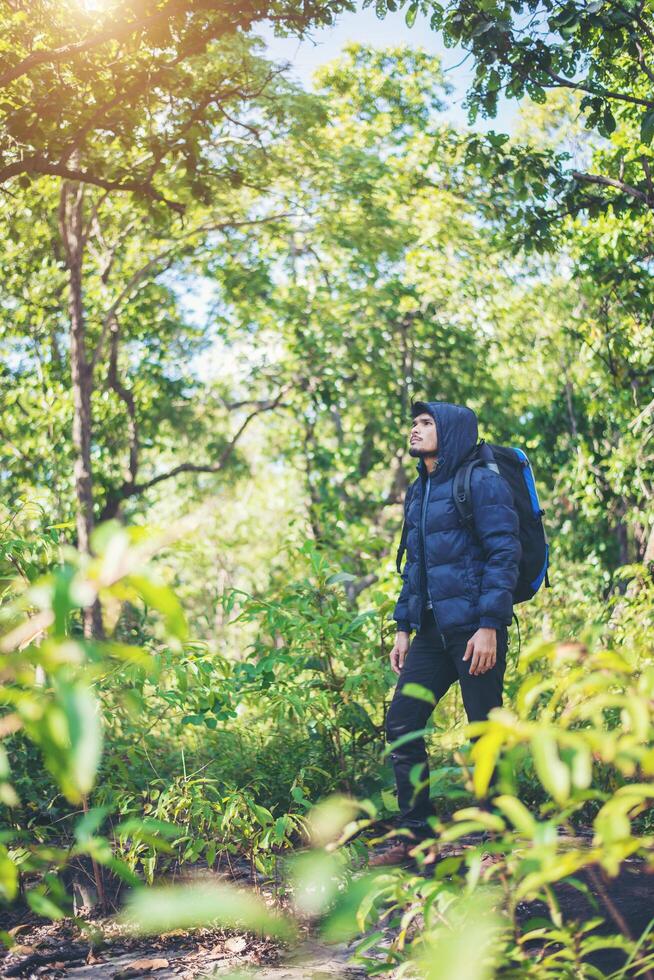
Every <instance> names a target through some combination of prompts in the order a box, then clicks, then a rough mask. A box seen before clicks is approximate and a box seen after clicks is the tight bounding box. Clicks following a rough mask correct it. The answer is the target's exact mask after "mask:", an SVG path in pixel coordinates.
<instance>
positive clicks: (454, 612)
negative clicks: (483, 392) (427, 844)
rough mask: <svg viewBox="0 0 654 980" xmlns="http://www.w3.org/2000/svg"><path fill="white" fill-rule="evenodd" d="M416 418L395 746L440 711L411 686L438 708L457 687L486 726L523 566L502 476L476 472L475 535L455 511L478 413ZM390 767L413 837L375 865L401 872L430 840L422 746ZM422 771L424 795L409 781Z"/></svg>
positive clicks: (414, 743)
mask: <svg viewBox="0 0 654 980" xmlns="http://www.w3.org/2000/svg"><path fill="white" fill-rule="evenodd" d="M412 416H413V424H412V427H411V436H410V449H409V452H410V455H411V456H414V457H418V464H417V469H418V473H419V475H418V478H417V479H416V481H415V482H414V484H413V485H412V487H410V488H409V491H407V496H410V501H409V504H408V509H407V514H406V523H407V537H406V556H407V557H406V563H405V565H404V571H403V572H402V578H403V585H402V590H401V592H400V596H399V599H398V601H397V605H396V606H395V611H394V613H393V618H394V619H395V620H396V622H397V634H396V637H395V644H394V646H393V649H392V650H391V653H390V660H391V667H392V668H393V670H394V671H395V673H396V674H398V675H399V677H398V681H397V686H396V688H395V692H394V694H393V699H392V701H391V705H390V707H389V710H388V714H387V717H386V737H387V739H388V741H389V742H394V741H395V740H396V739H399V738H400V736H402V735H405V734H407V733H409V732H413V731H419V730H420V729H422V728H424V727H425V725H426V723H427V721H428V719H429V716H430V714H431V712H432V711H433V710H434V705H433V704H429V703H428V702H426V701H424V700H421V699H418V698H415V697H410V696H409V695H406V694H403V691H402V689H403V687H404V685H405V684H407V683H414V684H420V685H421V686H422V687H425V688H428V689H429V690H430V691H431V692H432V693H433V695H434V704H435V703H436V702H438V701H439V700H440V698H442V697H443V695H444V694H445V693H446V691H447V690H448V689H449V687H450V686H451V685H452V684H453V683H454V682H455V681H458V682H459V684H460V685H461V694H462V697H463V704H464V707H465V711H466V714H467V717H468V721H482V720H485V719H486V718H487V717H488V712H489V711H490V710H491V708H494V707H496V706H500V705H501V704H502V684H503V679H504V669H505V666H506V649H507V643H508V626H509V625H510V623H511V619H512V615H513V595H512V594H513V590H514V588H515V585H516V583H517V580H518V566H519V563H520V557H521V546H520V538H519V535H518V528H519V525H518V515H517V512H516V510H515V508H514V506H513V496H512V493H511V489H510V487H509V486H508V484H507V483H506V482H505V480H504V479H503V478H502V477H501V476H500V475H499V473H497V472H495V471H494V470H492V469H489V468H487V467H484V466H477V467H475V468H474V469H473V471H472V479H471V488H470V496H471V500H472V507H473V515H474V529H473V530H468V529H467V528H464V527H463V526H462V525H461V523H460V519H459V515H458V511H457V509H456V507H455V505H454V500H453V496H452V482H453V477H454V475H455V473H456V471H457V469H458V467H459V465H460V463H461V462H462V461H463V460H464V458H465V457H466V456H467V455H468V454H469V453H470V452H471V450H473V449H474V447H475V445H476V444H477V418H476V416H475V413H474V412H473V411H472V410H471V409H469V408H466V407H464V406H462V405H451V404H449V403H447V402H438V401H435V402H415V403H414V404H413V406H412ZM412 630H416V634H415V636H414V638H413V641H412V642H410V633H411V631H412ZM391 760H392V762H393V768H394V772H395V782H396V786H397V797H398V804H399V808H400V816H399V826H400V827H402V828H406V831H408V833H407V834H406V835H405V836H402V837H398V839H397V842H396V843H395V844H394V845H393V846H391V847H390V848H389V849H388V850H387V851H386V852H384V853H382V854H378V855H376V856H375V857H373V858H372V859H371V861H370V864H371V865H372V866H377V865H384V864H397V863H402V862H404V861H405V860H406V859H407V857H409V855H410V851H411V848H413V847H415V845H416V843H417V842H420V841H421V840H424V839H425V838H427V837H433V831H432V829H431V828H430V826H429V824H428V817H429V816H430V815H431V814H433V813H434V811H433V809H432V806H431V803H430V799H429V769H428V765H427V753H426V747H425V741H424V738H422V737H417V738H414V739H412V740H409V741H406V742H404V744H402V745H400V746H398V747H397V748H396V749H394V750H393V751H392V752H391ZM416 763H419V764H420V768H419V770H418V771H419V774H420V775H419V787H418V790H417V791H416V788H415V787H414V785H413V784H412V782H411V771H412V769H414V767H415V766H416ZM414 778H415V777H414Z"/></svg>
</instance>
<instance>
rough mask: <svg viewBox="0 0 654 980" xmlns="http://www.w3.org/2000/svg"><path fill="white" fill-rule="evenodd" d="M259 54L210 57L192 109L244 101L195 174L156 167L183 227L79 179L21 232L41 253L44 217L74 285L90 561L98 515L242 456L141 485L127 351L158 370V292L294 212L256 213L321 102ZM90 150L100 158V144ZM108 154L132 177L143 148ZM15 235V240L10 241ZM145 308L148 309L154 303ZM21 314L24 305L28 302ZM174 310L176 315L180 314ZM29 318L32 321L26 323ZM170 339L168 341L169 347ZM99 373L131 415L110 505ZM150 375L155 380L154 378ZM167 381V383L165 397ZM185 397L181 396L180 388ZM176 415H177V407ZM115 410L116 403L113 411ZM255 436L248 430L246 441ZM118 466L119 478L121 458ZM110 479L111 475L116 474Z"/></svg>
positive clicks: (166, 212) (213, 126) (77, 419)
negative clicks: (206, 257)
mask: <svg viewBox="0 0 654 980" xmlns="http://www.w3.org/2000/svg"><path fill="white" fill-rule="evenodd" d="M250 48H251V46H250V44H249V43H248V42H245V41H239V40H232V41H230V42H226V43H224V44H223V45H219V46H216V47H214V49H213V50H212V52H211V55H210V56H207V59H206V62H205V64H204V66H203V71H202V72H201V73H200V74H199V75H198V76H196V77H194V79H193V80H190V81H189V86H188V88H187V91H186V96H187V99H188V100H189V101H192V100H193V99H194V98H199V93H200V92H201V91H206V90H207V87H213V86H215V85H217V84H218V80H219V79H223V80H224V78H225V77H226V75H227V74H229V75H230V76H231V77H232V79H236V77H237V75H238V73H239V72H240V73H241V75H242V80H241V81H240V83H239V84H238V86H237V90H236V89H235V91H234V93H233V95H232V96H231V98H230V101H229V102H225V103H223V104H222V105H221V107H220V111H219V112H218V111H213V110H211V109H210V108H208V107H207V106H206V105H203V106H201V114H200V116H199V117H198V118H199V119H200V121H199V122H198V124H197V126H196V131H195V133H194V134H191V133H190V132H189V133H188V134H187V138H188V139H189V140H196V141H197V142H196V143H195V144H194V145H195V146H196V150H193V151H192V150H191V149H190V143H187V144H186V148H185V150H184V151H183V152H184V153H187V154H188V153H190V154H191V156H192V164H191V163H190V162H189V160H188V159H186V163H185V164H184V166H180V165H178V164H179V160H178V161H177V164H176V163H175V162H174V161H173V162H171V161H169V160H168V159H167V158H166V157H165V155H164V154H161V156H160V159H159V160H158V161H156V171H155V169H154V166H153V167H151V174H152V176H153V178H154V176H155V173H156V175H157V176H158V178H159V179H160V180H161V181H165V182H166V183H167V186H168V188H170V191H171V193H172V194H173V195H174V196H175V198H176V199H177V200H178V201H179V200H181V199H182V198H183V199H184V200H185V204H184V218H183V219H182V218H181V216H179V217H178V215H177V212H178V209H177V208H172V209H171V208H169V207H167V206H166V205H165V203H160V204H156V203H155V205H154V210H153V204H152V202H151V201H150V200H143V199H142V198H139V197H138V196H134V197H132V199H131V200H130V199H125V200H123V202H122V203H120V201H119V200H117V195H118V191H117V190H109V189H106V190H103V191H101V190H99V189H97V188H95V187H89V185H88V184H86V183H84V182H82V181H75V182H73V181H71V180H68V179H67V180H64V181H62V182H61V186H60V187H58V185H57V181H56V180H55V181H54V182H52V180H51V183H50V184H49V185H47V187H48V188H49V189H50V192H49V193H48V192H46V193H45V194H43V193H42V192H41V191H40V190H39V189H38V188H36V189H35V192H34V193H33V194H32V195H31V196H28V198H27V205H26V206H27V211H28V214H25V212H23V215H22V219H23V220H22V222H21V228H22V231H23V232H24V233H27V242H26V243H25V242H24V243H22V245H23V248H25V245H26V244H27V243H29V244H31V243H32V239H31V236H30V234H29V231H28V227H27V226H28V224H29V214H31V212H32V211H33V210H34V209H35V208H36V210H37V212H38V218H39V221H38V227H39V229H40V231H41V233H44V232H45V233H46V234H48V235H49V236H50V243H51V248H52V249H53V252H54V254H55V256H57V258H58V262H57V263H55V264H56V265H57V274H56V281H57V283H58V284H59V287H60V288H61V286H62V284H63V282H65V284H66V285H65V289H66V291H67V294H68V304H67V306H68V320H69V328H70V332H69V344H68V345H67V346H68V350H69V357H70V362H69V369H70V372H71V382H72V385H71V390H72V401H73V405H72V409H73V411H72V433H73V458H74V477H75V493H76V499H77V517H76V524H77V542H78V546H79V547H80V548H81V549H82V550H83V551H87V550H88V548H89V541H90V535H91V531H92V529H93V525H94V521H95V518H96V516H97V513H98V508H97V505H98V504H99V505H100V509H101V510H102V515H103V516H104V517H107V516H110V515H112V514H114V513H115V512H116V511H117V509H118V507H119V506H120V504H121V502H122V501H124V500H126V499H129V498H131V497H134V496H138V495H139V494H141V493H143V492H145V491H146V490H147V489H149V487H151V486H153V485H155V484H156V483H158V482H160V481H161V480H163V479H169V478H171V477H173V476H175V475H177V474H178V473H180V472H183V471H185V470H196V471H199V472H201V471H207V472H217V471H218V470H219V469H220V468H221V467H222V466H223V465H225V464H226V462H227V459H228V457H229V456H230V454H231V452H232V450H233V448H234V444H235V440H234V439H232V440H228V441H227V442H226V443H225V445H224V446H223V447H222V449H221V451H220V452H218V453H216V455H215V457H214V458H213V459H212V460H211V461H206V462H205V461H201V460H192V461H191V460H186V461H183V462H179V461H178V462H177V463H175V464H174V465H172V466H171V467H170V468H169V469H168V470H167V471H166V472H164V473H161V472H160V473H157V474H154V475H152V476H151V477H150V479H147V480H140V479H139V465H140V463H141V440H140V437H139V424H140V423H139V418H138V416H139V405H138V401H139V400H140V399H139V398H138V396H137V395H136V388H137V387H139V386H140V388H141V392H144V390H145V387H146V386H145V385H144V384H143V379H141V381H140V384H139V381H138V380H137V378H136V377H134V374H133V380H132V381H131V382H130V383H127V382H126V379H125V351H124V348H125V343H126V342H129V339H130V337H131V338H132V343H133V340H134V338H135V337H137V336H139V334H141V336H142V337H143V339H144V347H145V351H146V358H148V359H149V358H150V356H151V352H152V347H153V345H155V344H156V341H155V332H156V330H157V329H159V328H160V327H161V326H162V323H163V321H162V318H161V316H160V315H159V313H158V311H157V308H156V304H157V301H158V300H161V298H162V294H161V290H160V286H158V285H157V279H158V278H159V277H161V275H162V273H164V272H165V271H166V270H168V269H170V268H171V267H172V266H174V265H176V264H177V265H178V266H180V263H183V261H184V259H185V257H187V256H188V255H189V253H191V252H193V251H194V250H196V251H197V250H198V249H199V248H201V247H202V243H203V242H207V241H210V240H211V239H212V236H215V235H220V234H224V233H225V231H226V229H227V228H230V227H231V228H234V227H241V228H243V227H246V226H248V225H252V224H256V223H257V222H267V221H271V220H273V219H274V218H275V217H278V216H279V212H280V210H281V211H282V212H283V208H281V209H280V208H279V206H278V205H277V204H276V205H275V208H276V211H275V208H273V207H268V208H267V209H266V208H265V207H264V208H263V209H260V210H259V212H258V213H255V211H256V202H257V200H258V199H259V196H260V192H259V190H258V188H259V187H262V188H263V189H265V187H266V180H267V177H266V171H267V169H269V168H270V167H273V166H274V165H275V163H276V160H277V157H276V155H275V153H274V152H273V144H274V141H275V139H282V138H284V137H285V136H286V135H287V133H288V131H289V129H292V127H293V126H298V127H299V126H301V127H302V128H303V130H305V131H306V128H307V125H308V121H309V117H308V115H307V113H308V112H309V107H310V106H312V105H313V104H314V100H311V99H310V98H308V97H306V98H304V97H302V96H301V93H298V92H296V91H295V90H293V89H292V88H291V87H290V86H288V85H286V83H285V82H284V81H283V79H281V78H275V77H274V73H271V71H270V66H269V65H268V64H267V63H266V62H264V61H262V60H261V59H259V58H257V57H256V56H255V55H254V54H253V53H252V52H251V50H250ZM201 101H202V100H201V99H200V102H201ZM244 107H245V108H244ZM199 111H200V110H199ZM242 111H243V112H246V111H250V112H252V113H254V114H256V116H257V125H256V126H255V125H253V124H251V123H250V122H247V121H245V120H244V119H242V118H240V116H241V112H242ZM239 130H240V132H239ZM262 133H263V135H262ZM200 143H201V144H202V147H201V149H200ZM89 145H90V146H92V148H93V147H95V149H98V147H97V146H96V145H95V144H89ZM178 149H179V148H176V150H175V152H177V151H178ZM196 151H197V152H196ZM98 152H99V150H98ZM104 152H105V155H106V157H107V158H108V160H109V161H111V159H112V154H113V158H114V159H115V160H116V161H120V165H121V166H124V167H129V161H130V160H131V159H138V155H139V148H138V147H135V148H133V149H131V150H130V151H129V152H127V151H125V150H124V148H123V147H122V146H120V144H119V145H113V146H112V147H111V148H109V149H107V148H106V147H105V148H104ZM52 191H54V193H55V195H58V197H59V204H58V233H59V236H60V240H61V243H62V245H63V248H59V247H58V246H57V245H56V243H55V242H53V238H52V236H53V231H54V229H53V225H52V221H49V219H48V217H47V214H46V213H45V212H44V209H47V208H48V207H49V206H51V207H52V206H53V200H52ZM19 214H20V212H19ZM16 217H17V216H16ZM12 234H13V232H12V231H11V230H9V231H8V235H9V237H11V235H12ZM35 244H36V252H37V254H38V255H43V243H42V242H41V241H37V242H36V243H35ZM43 261H44V263H45V264H42V266H41V268H42V270H43V273H44V275H46V274H49V272H50V269H51V266H52V262H51V260H50V258H49V257H47V256H43ZM62 263H63V266H64V267H65V270H66V271H65V278H64V280H63V281H62V278H61V272H60V266H61V264H62ZM28 264H29V263H28ZM19 269H20V270H21V271H22V272H23V273H25V272H26V271H27V269H26V265H25V262H24V261H23V262H21V264H20V265H19ZM11 281H13V283H14V284H15V287H16V290H17V293H18V294H19V295H20V293H21V292H22V291H23V289H24V278H21V277H20V276H17V275H16V274H15V273H14V274H12V276H11ZM44 291H45V288H44V284H43V283H41V290H40V293H39V295H41V296H42V295H43V293H44ZM163 295H164V297H165V298H166V301H167V303H168V308H169V312H173V311H172V310H171V300H172V298H173V291H172V290H171V289H170V287H169V288H168V290H164V294H163ZM144 297H147V299H146V302H145V303H144V302H143V299H144ZM148 300H149V301H148ZM15 303H16V304H18V305H20V303H21V300H20V299H19V298H18V296H17V297H16V300H15ZM134 303H140V307H137V309H138V313H139V315H140V317H145V318H146V320H147V321H148V322H147V326H146V327H145V329H144V324H143V321H142V320H141V321H139V319H138V317H135V316H133V317H132V320H131V323H130V320H129V316H127V315H126V310H127V308H128V306H129V305H130V304H134ZM172 305H173V307H174V303H173V304H172ZM29 315H30V314H27V313H26V314H25V317H26V318H27V317H29ZM37 315H40V314H37ZM174 315H175V314H174V312H173V316H174ZM23 322H24V321H23ZM59 322H60V317H59V316H58V317H57V321H56V322H54V323H51V324H50V325H49V328H48V330H49V333H50V335H51V337H55V338H56V335H57V327H58V325H59ZM148 330H149V331H150V332H148ZM164 336H165V334H164ZM173 337H174V332H173V334H170V338H171V340H172V339H173ZM146 338H147V339H146ZM162 339H163V337H160V338H159V341H161V340H162ZM49 348H50V351H49V353H50V354H51V355H52V357H54V358H55V360H54V361H53V362H52V365H53V367H54V366H57V369H58V365H59V364H60V363H61V360H62V357H61V350H62V345H61V343H60V342H58V341H57V340H56V339H55V341H52V340H51V342H50V344H49ZM41 354H43V352H41ZM99 373H101V374H103V375H104V379H105V384H106V386H107V388H108V389H109V390H111V392H112V393H113V396H114V398H116V399H117V400H118V402H119V404H120V416H124V415H126V418H125V432H126V442H127V447H126V453H127V455H128V461H127V464H126V466H124V467H122V471H123V476H122V479H121V480H119V481H117V480H116V478H115V477H113V478H111V477H109V483H108V484H107V485H105V488H104V493H103V494H102V495H101V498H100V500H98V499H97V497H96V495H95V494H94V487H93V455H94V438H95V436H94V424H93V412H94V404H93V395H94V391H95V390H96V385H97V383H98V374H99ZM134 373H135V372H134ZM147 373H149V374H150V377H151V378H152V373H153V372H147ZM154 373H156V372H154ZM162 381H163V378H162V377H160V378H159V379H158V381H157V382H156V383H155V387H156V386H157V385H161V383H162ZM173 387H175V386H173ZM176 387H177V388H178V389H179V387H180V386H179V384H178V385H177V386H176ZM160 390H161V389H160ZM269 402H270V404H268V405H267V406H264V407H260V408H259V409H257V410H258V411H262V410H267V409H268V408H270V407H273V406H274V404H276V402H275V400H274V398H272V399H270V400H269ZM165 404H166V405H167V406H168V408H169V407H170V402H166V403H165ZM115 407H116V406H115V403H114V410H115ZM149 414H150V421H151V422H152V421H153V420H154V418H156V416H157V411H156V410H155V412H154V415H153V414H152V410H151V409H150V413H149ZM187 414H188V413H187ZM159 417H161V415H159ZM182 418H183V416H182ZM180 420H181V419H180ZM180 420H178V421H180ZM246 424H247V420H246V421H245V422H243V423H242V425H241V428H240V429H239V431H242V428H243V426H244V425H246ZM109 432H111V428H109ZM156 441H157V440H156V438H155V442H156ZM96 449H97V445H96ZM112 459H113V461H114V467H115V465H116V464H115V460H116V456H115V454H114V455H113V457H112ZM108 469H109V473H110V472H111V465H110V466H109V468H108ZM89 628H90V627H89Z"/></svg>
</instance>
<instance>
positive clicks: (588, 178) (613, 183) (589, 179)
mask: <svg viewBox="0 0 654 980" xmlns="http://www.w3.org/2000/svg"><path fill="white" fill-rule="evenodd" d="M572 176H573V177H574V178H575V180H581V181H584V182H585V183H587V184H598V185H599V186H600V187H615V188H616V189H617V190H619V191H623V193H625V194H628V195H629V196H630V197H634V198H636V200H638V201H642V202H643V203H644V204H648V205H649V198H648V196H647V194H645V193H644V192H643V191H639V190H638V188H637V187H632V186H631V184H625V182H624V181H622V180H615V179H614V178H613V177H603V176H602V175H601V174H583V173H581V172H580V171H579V170H573V171H572Z"/></svg>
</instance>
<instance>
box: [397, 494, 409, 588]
mask: <svg viewBox="0 0 654 980" xmlns="http://www.w3.org/2000/svg"><path fill="white" fill-rule="evenodd" d="M412 489H413V484H411V485H410V486H409V487H408V489H407V492H406V496H405V498H404V522H403V524H402V535H401V537H400V546H399V548H398V549H397V555H396V558H395V567H396V568H397V574H398V575H401V574H402V557H403V556H404V552H405V551H406V539H407V533H408V529H407V526H406V512H407V510H408V509H409V501H410V499H411V491H412Z"/></svg>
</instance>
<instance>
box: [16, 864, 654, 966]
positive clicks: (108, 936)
mask: <svg viewBox="0 0 654 980" xmlns="http://www.w3.org/2000/svg"><path fill="white" fill-rule="evenodd" d="M183 871H184V879H186V878H187V876H188V877H190V878H194V879H195V878H197V876H198V875H199V876H201V877H202V878H203V879H204V880H206V877H207V876H210V877H213V878H214V879H218V880H223V881H224V880H230V881H233V882H237V883H239V884H249V885H250V886H254V883H253V882H252V881H251V878H250V871H249V868H248V866H247V865H246V863H245V862H238V861H237V862H235V863H232V865H231V867H230V868H229V869H223V870H218V871H214V872H212V871H209V869H207V868H206V866H205V867H202V865H201V864H200V863H198V865H197V866H194V867H193V868H186V867H185V868H184V869H183ZM576 877H577V878H578V879H580V880H581V881H583V882H584V883H585V884H586V885H587V887H588V890H589V893H590V895H591V896H592V897H591V898H590V899H588V898H586V897H585V896H584V895H583V894H582V893H580V892H579V891H578V890H577V889H575V888H573V887H572V886H570V885H560V886H557V887H556V889H555V891H556V894H557V897H558V900H559V903H560V906H561V910H562V913H563V918H564V920H565V921H566V922H572V921H575V920H576V921H583V920H585V919H588V918H591V917H598V916H601V917H602V918H603V919H604V923H603V925H601V926H600V927H599V928H598V933H599V934H609V933H618V932H622V933H625V934H628V935H631V936H632V937H638V936H639V935H641V934H642V932H643V931H644V929H645V928H646V927H647V925H648V924H649V922H650V920H651V919H652V918H653V917H654V874H648V873H647V870H646V868H645V866H644V865H643V863H642V862H641V861H638V860H635V859H634V860H630V861H626V862H625V863H624V864H623V867H622V870H621V873H620V875H619V876H618V877H617V878H608V876H606V875H605V874H604V873H603V872H602V871H601V869H599V868H590V869H589V870H588V871H585V872H580V873H579V874H578V875H577V876H576ZM177 880H178V881H179V880H180V878H179V877H178V878H177ZM256 887H257V888H258V889H259V890H260V892H261V894H262V895H263V896H264V897H266V896H268V898H269V899H272V887H270V889H269V890H268V891H267V889H266V883H265V882H264V881H263V879H261V881H259V882H256ZM113 897H114V898H117V901H116V902H115V907H116V908H118V907H119V906H120V897H119V896H118V894H116V895H115V896H113ZM593 902H594V903H595V905H593ZM518 911H519V918H520V919H521V920H523V921H526V919H528V918H531V917H533V916H534V915H546V914H547V910H546V908H545V906H542V905H540V904H539V903H536V902H529V903H527V902H524V903H522V904H521V906H520V907H519V910H518ZM77 914H78V916H79V922H76V921H75V920H73V919H70V918H69V919H62V920H59V921H57V922H51V921H50V920H48V919H44V918H42V917H40V916H37V915H36V914H35V913H33V912H32V911H31V910H29V909H26V908H25V907H23V908H20V907H18V906H14V907H13V908H12V909H11V910H10V911H9V912H4V913H2V914H1V919H2V921H1V922H0V925H1V927H2V928H3V929H6V930H8V931H9V932H10V933H11V935H12V936H13V938H14V939H15V941H16V945H15V946H14V947H13V948H12V950H11V951H10V952H7V951H6V950H4V949H2V950H0V974H1V975H2V976H3V977H28V978H29V977H48V978H53V980H55V978H57V980H58V978H60V977H71V978H79V980H82V978H83V980H128V978H131V977H150V976H156V978H157V980H165V978H173V977H175V978H182V980H196V978H198V980H200V978H203V977H211V976H218V977H221V978H223V977H225V978H230V980H237V978H239V980H240V978H243V980H245V978H256V980H329V978H334V977H340V978H343V980H358V978H361V980H362V978H364V977H365V976H366V973H365V971H364V970H363V969H362V968H361V967H357V966H354V965H352V964H350V963H348V959H349V957H350V956H351V953H352V951H353V948H354V946H355V945H356V942H353V943H352V944H351V945H350V946H348V945H347V944H345V943H342V944H334V945H332V944H330V945H328V944H326V943H324V942H321V941H320V940H319V939H317V938H316V936H315V935H312V930H311V928H310V926H309V925H304V926H301V939H300V942H299V944H298V945H297V946H296V947H295V948H294V949H292V950H291V949H288V948H285V947H284V946H283V945H282V944H280V943H279V942H276V941H273V940H270V939H262V938H260V937H257V936H254V935H252V934H249V933H237V932H234V931H230V930H225V929H223V928H221V927H218V926H216V927H215V928H201V929H195V930H173V931H171V932H167V933H163V934H162V935H160V936H157V937H155V938H152V937H136V936H133V935H130V934H129V932H128V931H127V930H126V929H125V928H124V927H120V926H119V925H118V924H117V923H116V922H115V921H114V920H113V918H112V916H111V915H101V914H100V912H99V911H98V909H97V907H96V908H90V909H84V908H79V909H77ZM388 938H389V940H390V939H392V934H391V932H390V931H389V936H388ZM591 962H592V963H593V965H594V966H595V967H597V968H598V969H600V970H601V971H602V973H604V974H605V975H608V974H609V973H610V972H611V971H613V970H616V969H618V968H619V967H620V966H622V964H623V963H624V958H623V956H622V954H620V953H619V952H614V951H610V950H602V951H599V952H598V953H596V954H594V955H593V957H592V959H591ZM385 976H386V977H389V978H390V977H392V976H393V973H392V972H389V973H387V974H385Z"/></svg>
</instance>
